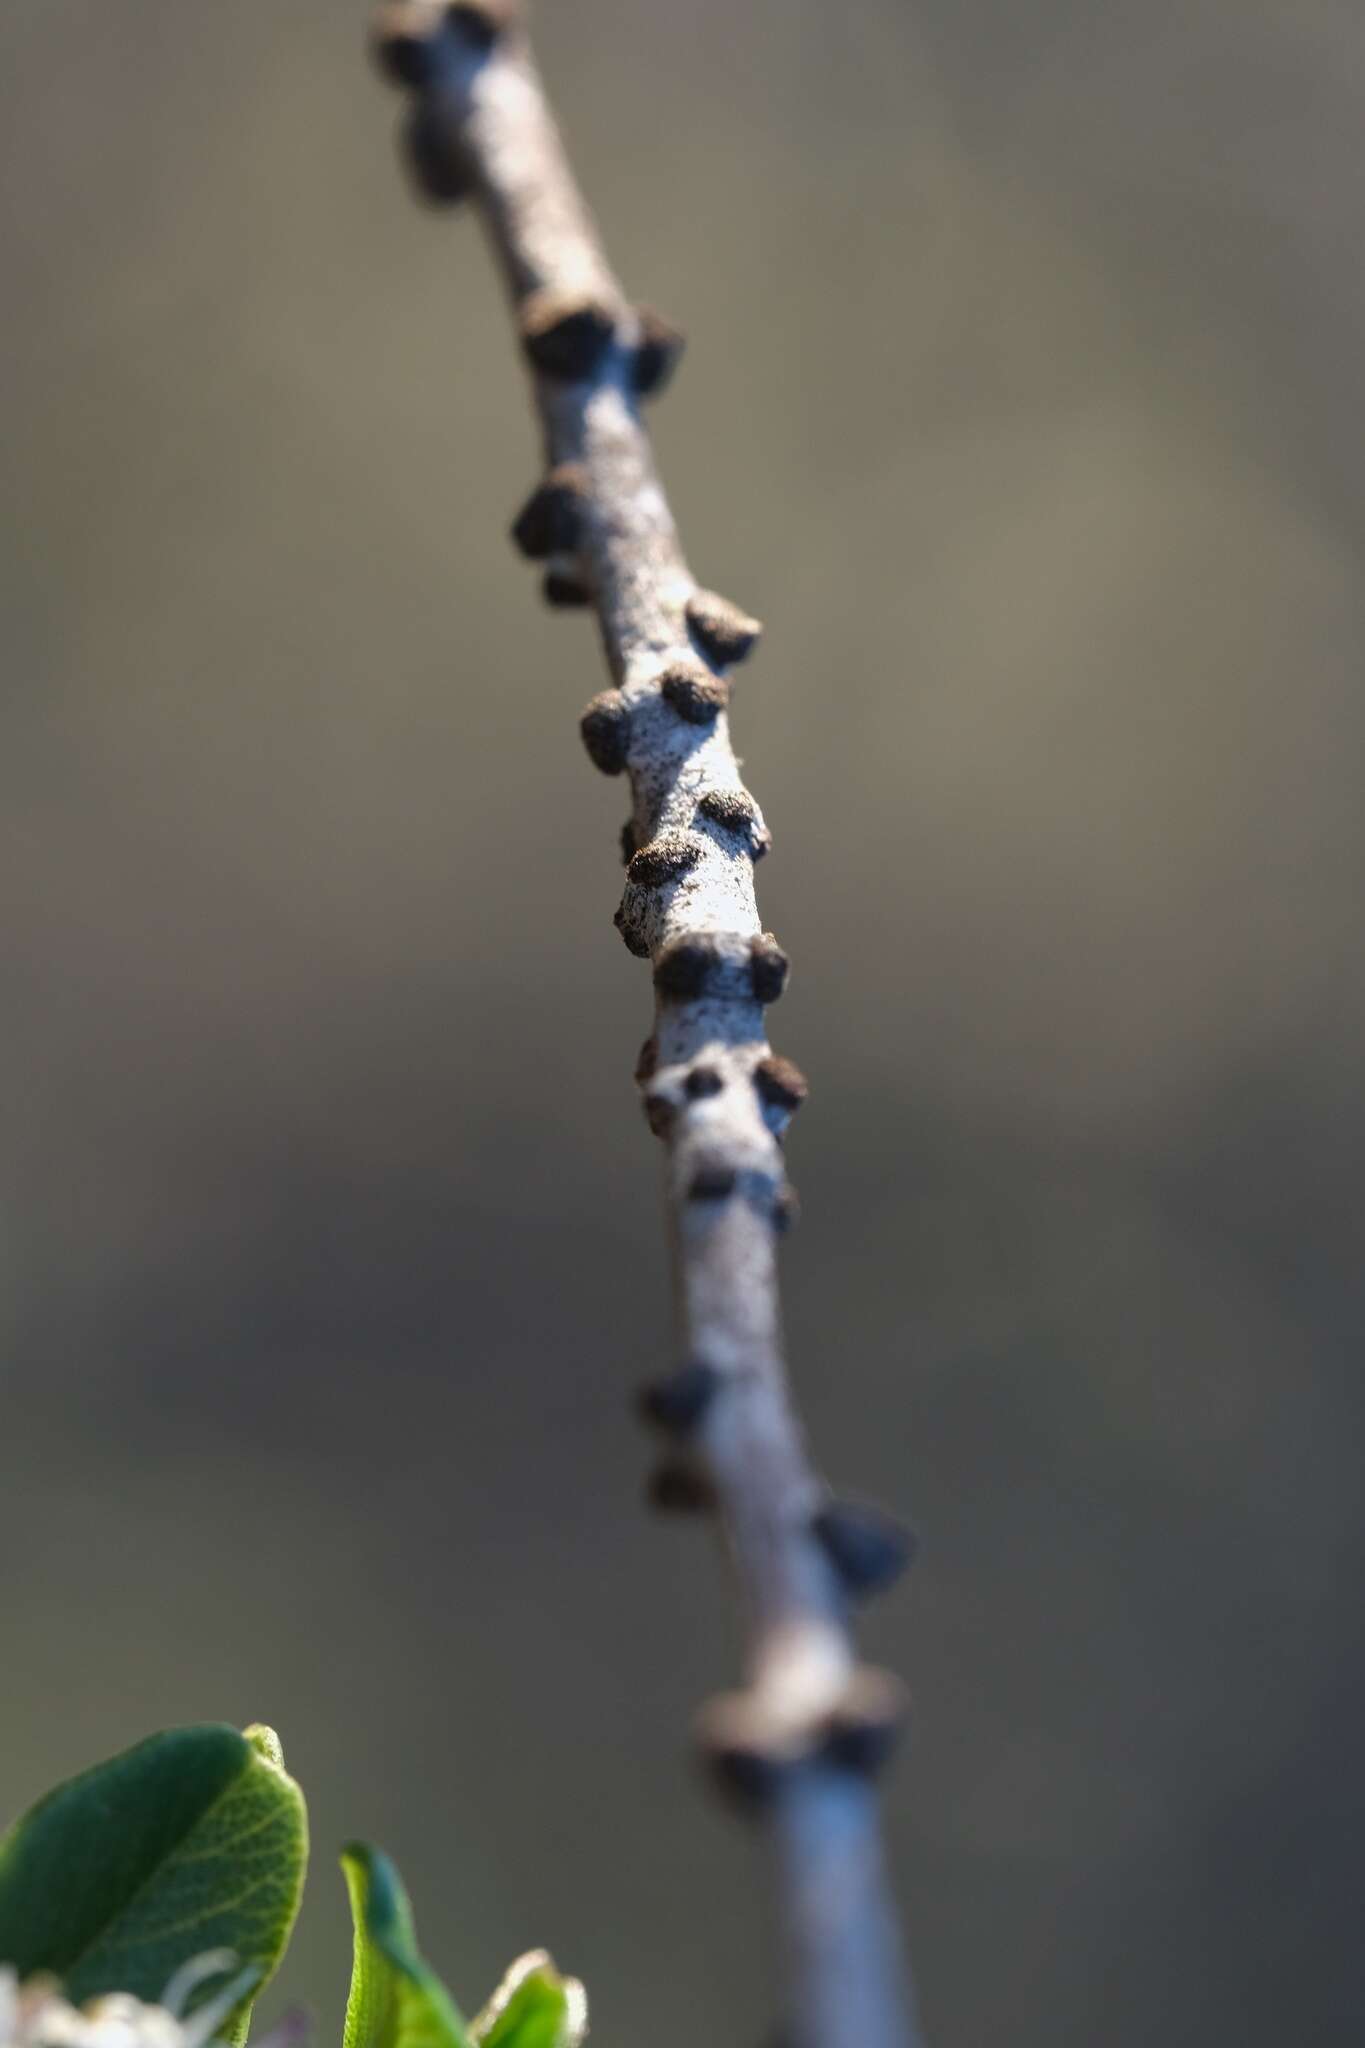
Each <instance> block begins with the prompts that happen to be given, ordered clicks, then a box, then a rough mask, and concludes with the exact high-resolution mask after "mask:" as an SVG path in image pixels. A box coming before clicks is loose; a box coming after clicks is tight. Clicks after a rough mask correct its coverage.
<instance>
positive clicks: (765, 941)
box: [749, 932, 791, 1003]
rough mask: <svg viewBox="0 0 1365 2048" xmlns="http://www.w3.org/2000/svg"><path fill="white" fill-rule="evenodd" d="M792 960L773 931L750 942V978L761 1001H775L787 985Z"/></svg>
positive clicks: (755, 993)
mask: <svg viewBox="0 0 1365 2048" xmlns="http://www.w3.org/2000/svg"><path fill="white" fill-rule="evenodd" d="M790 971H791V962H790V961H789V960H788V958H787V956H786V954H785V953H784V952H783V950H782V948H781V947H780V946H779V945H778V943H777V940H776V939H775V938H774V937H773V935H772V933H771V932H764V933H763V934H762V936H761V937H760V938H757V939H753V940H751V941H750V944H749V979H750V981H751V983H752V985H753V991H754V995H755V996H756V997H757V999H758V1001H759V1002H760V1003H775V1002H776V1001H777V999H778V997H779V996H780V995H781V993H782V991H783V989H784V988H785V987H786V986H787V976H788V974H789V973H790Z"/></svg>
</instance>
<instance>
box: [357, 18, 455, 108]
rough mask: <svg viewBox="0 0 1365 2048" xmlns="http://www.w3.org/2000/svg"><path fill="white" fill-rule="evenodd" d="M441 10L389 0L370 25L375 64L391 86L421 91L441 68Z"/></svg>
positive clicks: (410, 90) (442, 24) (442, 26)
mask: <svg viewBox="0 0 1365 2048" xmlns="http://www.w3.org/2000/svg"><path fill="white" fill-rule="evenodd" d="M444 25H445V24H444V22H443V21H442V18H441V15H440V13H439V11H438V10H437V9H436V8H434V7H432V6H430V5H429V4H427V5H423V4H422V0H386V4H385V5H384V6H382V7H379V8H376V10H375V13H374V18H373V20H372V21H371V23H370V48H371V50H372V51H373V53H374V61H375V63H376V64H377V65H378V66H379V69H380V70H381V71H382V72H383V74H384V76H385V78H387V79H388V81H389V83H390V84H391V85H401V86H405V87H406V88H407V90H408V91H409V92H420V91H421V90H422V88H423V87H424V86H427V85H430V84H431V83H432V81H433V79H435V78H436V77H437V76H438V75H439V73H440V69H441V37H442V31H443V28H444Z"/></svg>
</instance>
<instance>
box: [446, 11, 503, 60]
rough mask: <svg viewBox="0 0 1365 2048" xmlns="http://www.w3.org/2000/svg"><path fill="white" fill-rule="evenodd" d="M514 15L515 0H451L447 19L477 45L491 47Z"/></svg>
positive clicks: (482, 48) (457, 30)
mask: <svg viewBox="0 0 1365 2048" xmlns="http://www.w3.org/2000/svg"><path fill="white" fill-rule="evenodd" d="M516 18H517V8H516V4H515V0H450V4H449V5H448V6H447V8H446V19H447V20H448V21H449V23H450V26H451V27H452V28H453V29H454V30H455V33H456V34H457V35H461V36H463V37H464V38H465V39H466V41H468V42H471V43H473V44H474V46H475V47H476V49H480V50H491V49H492V47H493V45H494V43H496V41H497V40H498V37H499V36H500V35H502V34H504V33H505V31H506V30H507V29H509V28H510V27H511V25H512V23H513V22H514V21H515V20H516Z"/></svg>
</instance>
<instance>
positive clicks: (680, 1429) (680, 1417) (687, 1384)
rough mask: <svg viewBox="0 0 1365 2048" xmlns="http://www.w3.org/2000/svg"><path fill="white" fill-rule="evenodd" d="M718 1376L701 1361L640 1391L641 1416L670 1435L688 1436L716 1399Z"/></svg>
mask: <svg viewBox="0 0 1365 2048" xmlns="http://www.w3.org/2000/svg"><path fill="white" fill-rule="evenodd" d="M720 1382H721V1376H720V1374H719V1373H718V1372H717V1371H716V1368H715V1367H714V1366H713V1365H705V1364H703V1362H702V1361H701V1360H700V1359H693V1360H692V1361H691V1363H690V1364H688V1365H684V1366H680V1367H679V1368H678V1370H677V1372H673V1373H670V1374H669V1375H668V1378H667V1379H662V1380H651V1382H650V1383H649V1385H648V1386H646V1387H642V1388H641V1389H640V1396H639V1401H640V1413H641V1415H643V1416H644V1418H645V1420H646V1422H652V1423H653V1424H654V1426H655V1428H656V1429H663V1430H667V1431H668V1433H669V1435H670V1436H690V1435H691V1434H692V1432H693V1431H694V1430H695V1429H696V1428H697V1426H698V1425H699V1423H700V1422H701V1419H702V1417H703V1416H704V1415H705V1413H706V1411H707V1409H708V1408H709V1407H710V1406H711V1403H712V1401H713V1400H714V1399H715V1396H716V1393H717V1390H718V1389H719V1387H720Z"/></svg>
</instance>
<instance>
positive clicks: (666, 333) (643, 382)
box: [630, 306, 686, 398]
mask: <svg viewBox="0 0 1365 2048" xmlns="http://www.w3.org/2000/svg"><path fill="white" fill-rule="evenodd" d="M636 312H637V314H638V316H639V321H640V339H639V341H638V342H637V344H636V348H635V354H634V357H633V359H632V361H631V366H630V375H631V382H632V383H633V385H634V386H635V394H636V396H637V398H657V397H658V395H659V393H660V392H661V391H662V390H663V388H664V386H665V385H666V384H667V383H668V381H669V379H670V378H671V377H672V375H673V372H674V371H675V370H676V369H677V367H678V362H679V360H680V358H681V356H682V352H683V348H684V346H685V345H686V344H685V337H684V336H683V334H682V331H681V330H680V329H679V328H677V327H675V326H674V325H673V323H672V322H671V321H670V320H665V319H664V316H663V314H662V313H656V312H655V311H654V308H653V307H652V306H638V307H637V308H636Z"/></svg>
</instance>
